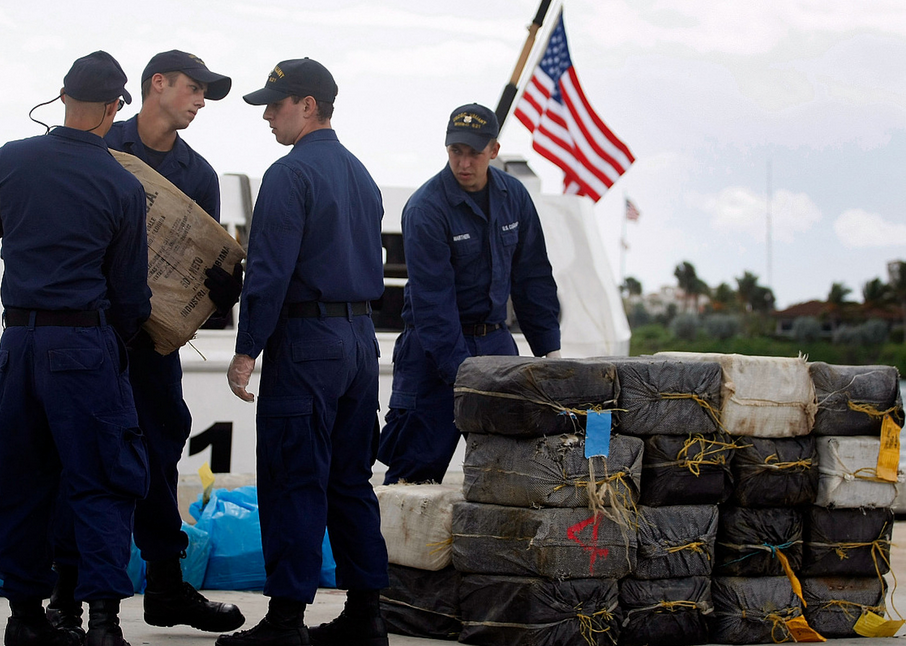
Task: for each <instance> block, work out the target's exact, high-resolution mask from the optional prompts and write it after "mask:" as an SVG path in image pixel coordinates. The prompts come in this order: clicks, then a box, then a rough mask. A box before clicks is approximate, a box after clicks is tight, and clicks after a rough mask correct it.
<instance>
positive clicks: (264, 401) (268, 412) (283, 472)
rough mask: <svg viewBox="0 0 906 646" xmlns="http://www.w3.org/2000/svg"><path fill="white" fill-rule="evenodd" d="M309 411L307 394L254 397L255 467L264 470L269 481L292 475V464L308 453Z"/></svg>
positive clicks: (309, 400) (309, 441)
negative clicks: (256, 462)
mask: <svg viewBox="0 0 906 646" xmlns="http://www.w3.org/2000/svg"><path fill="white" fill-rule="evenodd" d="M311 414H312V398H311V397H306V396H303V397H298V396H296V397H267V396H264V397H259V398H258V411H257V426H258V446H257V456H258V460H259V462H258V468H259V470H260V469H266V470H267V473H268V474H269V475H270V478H271V479H272V480H274V481H276V482H282V481H284V480H285V479H287V478H290V477H293V475H294V471H295V470H298V467H295V468H294V465H297V464H299V461H300V458H302V456H304V455H308V454H310V453H311V442H312V437H311V432H310V428H311ZM302 463H306V462H305V460H304V459H302Z"/></svg>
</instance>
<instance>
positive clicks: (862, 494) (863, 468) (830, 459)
mask: <svg viewBox="0 0 906 646" xmlns="http://www.w3.org/2000/svg"><path fill="white" fill-rule="evenodd" d="M817 449H818V474H819V476H818V497H817V499H816V500H815V504H816V505H818V506H819V507H890V506H891V505H892V504H893V501H894V499H895V498H896V495H897V489H896V483H894V482H884V481H880V480H878V478H877V467H878V453H879V452H880V449H881V439H880V438H877V437H864V436H856V437H827V436H825V437H819V438H817Z"/></svg>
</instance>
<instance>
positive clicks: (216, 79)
mask: <svg viewBox="0 0 906 646" xmlns="http://www.w3.org/2000/svg"><path fill="white" fill-rule="evenodd" d="M231 85H232V81H231V80H230V78H229V77H228V76H224V75H222V74H216V73H214V72H212V71H210V70H209V69H208V68H207V66H206V65H205V63H204V61H202V60H201V59H200V58H198V57H197V56H194V55H192V54H188V53H186V52H182V51H179V50H175V49H174V50H171V51H167V52H162V53H160V54H156V55H155V56H154V57H153V58H152V59H151V60H150V61H149V62H148V65H147V66H145V69H144V71H143V72H142V108H141V111H140V112H139V113H138V114H137V115H136V116H134V117H132V118H131V119H129V120H127V121H119V122H117V123H114V124H113V126H112V127H111V128H110V131H109V132H108V133H107V134H106V136H105V137H104V139H105V140H106V141H107V145H108V146H110V148H113V149H114V150H121V151H123V152H127V153H130V154H132V155H135V156H136V157H138V158H139V159H141V160H142V161H144V162H145V163H147V164H148V165H149V166H151V167H152V168H154V169H155V170H156V171H157V172H158V173H160V174H161V175H163V176H164V177H166V178H167V179H168V180H170V181H171V182H172V183H173V184H174V185H175V186H176V187H177V188H178V189H180V190H181V191H182V192H183V193H185V194H186V195H187V196H188V197H190V198H191V199H193V200H195V202H197V203H198V205H199V206H201V207H202V208H203V209H204V210H205V211H206V212H207V213H208V215H210V216H211V217H213V218H214V219H215V220H217V221H220V182H219V180H218V178H217V173H216V172H214V169H213V168H212V167H211V165H210V164H209V163H208V162H207V161H206V160H205V159H204V158H203V157H202V156H201V155H199V154H198V153H197V152H195V151H194V150H193V149H192V148H191V147H189V145H188V144H187V143H186V142H185V141H183V139H182V138H181V137H180V136H179V134H178V131H179V130H182V129H185V128H187V127H188V126H189V124H190V123H192V121H193V120H194V118H195V116H196V114H197V112H198V111H199V110H201V109H202V108H203V107H204V105H205V99H209V100H212V101H218V100H220V99H222V98H224V97H225V96H226V95H227V94H228V93H229V91H230V86H231ZM207 271H208V275H209V278H208V279H207V281H206V285H207V286H208V288H209V290H210V291H209V294H210V297H211V300H213V301H214V303H215V305H217V308H218V311H219V312H220V313H221V314H226V313H228V312H229V311H230V309H231V308H232V307H233V305H234V304H235V303H236V301H237V300H238V299H239V292H240V290H241V286H242V283H241V276H242V274H241V272H242V266H241V265H238V264H237V265H236V267H235V268H234V269H233V273H232V275H231V274H229V273H227V272H226V271H224V270H223V269H220V268H219V267H212V268H209V269H208V270H207ZM129 365H130V371H131V374H132V388H133V392H134V394H135V407H136V410H137V411H138V420H139V426H140V427H141V429H142V433H143V434H144V435H145V438H146V442H147V446H148V457H149V461H150V467H151V488H150V489H149V491H148V496H147V497H146V498H145V499H144V500H141V501H139V503H138V505H137V507H136V509H135V544H136V546H137V547H138V548H139V550H141V555H142V558H143V559H144V560H145V561H147V563H148V568H147V587H146V589H145V594H144V597H143V604H144V617H145V621H146V622H147V623H149V624H151V625H153V626H175V625H177V624H188V625H189V626H193V627H195V628H198V629H199V630H207V631H211V632H223V631H228V630H235V629H236V628H238V627H239V626H241V625H242V624H243V622H244V621H245V618H244V617H243V616H242V613H241V612H240V611H239V608H237V607H236V606H235V605H232V604H227V603H219V602H211V601H208V600H207V599H206V598H205V597H204V596H202V595H201V594H200V593H199V592H198V591H197V590H195V588H193V587H192V586H191V585H189V584H188V583H186V582H184V581H183V579H182V569H181V567H180V560H181V558H180V557H181V556H184V555H185V550H186V548H187V547H188V545H189V538H188V536H187V535H186V533H185V532H183V531H182V518H181V516H180V513H179V502H178V499H177V486H178V481H179V474H178V470H177V464H178V463H179V460H180V458H181V457H182V452H183V448H184V447H185V443H186V440H188V438H189V433H190V431H191V428H192V416H191V414H190V412H189V408H188V406H186V403H185V401H184V400H183V392H182V365H181V364H180V360H179V352H178V351H177V352H171V353H170V354H168V355H160V354H158V353H157V352H156V351H155V350H154V346H153V343H152V342H151V341H150V337H148V336H147V334H145V333H142V334H141V335H139V337H138V338H137V339H135V340H134V341H133V342H132V343H130V345H129ZM66 514H67V510H66V509H65V507H64V508H63V510H62V511H61V514H60V519H61V522H62V523H63V531H61V533H60V538H59V539H58V541H57V545H56V554H55V563H54V567H55V568H56V570H57V571H58V573H59V579H58V582H57V586H56V588H55V589H54V595H53V597H52V598H51V600H50V609H51V610H50V614H51V618H52V620H53V621H54V622H55V623H57V625H61V626H65V627H69V628H70V629H72V630H74V631H76V632H78V631H79V630H81V614H82V608H81V604H80V603H76V602H75V599H74V597H73V593H74V590H75V581H76V578H77V576H78V574H77V565H78V550H77V548H76V546H75V545H74V544H73V543H72V540H71V537H70V536H67V533H66V531H65V530H66V528H67V527H68V526H69V525H71V520H67V518H66Z"/></svg>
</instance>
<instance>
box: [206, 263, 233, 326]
mask: <svg viewBox="0 0 906 646" xmlns="http://www.w3.org/2000/svg"><path fill="white" fill-rule="evenodd" d="M204 273H205V276H207V278H206V279H205V281H204V286H205V287H207V288H208V296H210V298H211V300H212V301H214V305H215V306H216V307H217V313H218V314H220V315H224V314H226V313H227V312H229V311H230V309H231V308H232V307H233V305H235V304H236V301H238V300H239V295H240V294H241V293H242V263H241V262H237V263H236V265H235V266H234V267H233V273H232V275H231V274H228V273H226V271H224V270H223V268H221V267H216V266H215V267H208V268H207V269H205V270H204Z"/></svg>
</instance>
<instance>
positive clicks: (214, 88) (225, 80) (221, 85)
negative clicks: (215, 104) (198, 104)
mask: <svg viewBox="0 0 906 646" xmlns="http://www.w3.org/2000/svg"><path fill="white" fill-rule="evenodd" d="M180 71H182V70H180ZM182 73H183V74H185V75H186V76H188V77H190V78H193V79H195V80H196V81H201V82H202V83H204V84H206V85H207V86H208V89H207V90H206V91H205V93H204V98H206V99H210V100H211V101H220V99H222V98H224V97H225V96H226V95H227V94H229V93H230V88H231V87H233V80H232V79H231V78H230V77H229V76H224V75H223V74H216V73H214V72H212V71H211V70H209V69H207V68H201V67H199V68H198V69H194V70H185V71H183V72H182Z"/></svg>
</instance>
